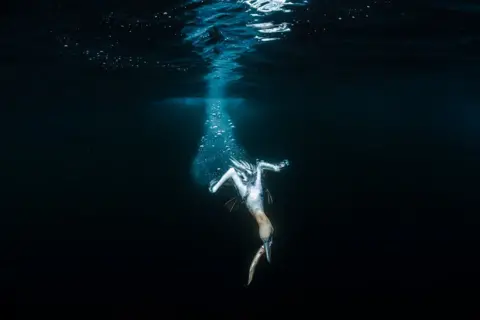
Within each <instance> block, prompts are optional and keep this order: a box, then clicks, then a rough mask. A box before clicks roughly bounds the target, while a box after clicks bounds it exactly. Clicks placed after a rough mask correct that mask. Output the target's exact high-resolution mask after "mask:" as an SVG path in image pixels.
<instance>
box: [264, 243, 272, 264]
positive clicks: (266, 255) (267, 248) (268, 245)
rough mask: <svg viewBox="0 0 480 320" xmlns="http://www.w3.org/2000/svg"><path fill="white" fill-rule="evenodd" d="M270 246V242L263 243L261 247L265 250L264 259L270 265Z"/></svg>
mask: <svg viewBox="0 0 480 320" xmlns="http://www.w3.org/2000/svg"><path fill="white" fill-rule="evenodd" d="M271 245H272V242H271V241H268V240H267V241H265V242H264V243H263V247H264V248H265V257H266V258H267V261H268V263H271V260H272V250H271V248H270V246H271Z"/></svg>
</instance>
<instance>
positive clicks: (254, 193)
mask: <svg viewBox="0 0 480 320" xmlns="http://www.w3.org/2000/svg"><path fill="white" fill-rule="evenodd" d="M230 160H231V162H232V166H231V167H230V169H228V170H227V172H225V174H223V176H222V177H221V178H220V179H219V180H218V181H215V180H214V181H212V182H211V184H210V192H212V193H216V192H217V191H218V189H219V188H220V187H221V186H222V185H224V184H226V183H227V182H230V181H232V182H233V185H234V186H235V188H236V189H237V192H238V194H239V196H240V197H241V199H242V202H243V203H245V206H246V207H247V209H248V211H249V212H250V214H251V215H252V216H253V217H254V218H255V220H256V221H257V224H258V232H259V236H260V239H261V240H262V242H263V246H262V247H261V248H260V250H259V252H260V251H262V248H263V250H264V253H265V256H266V258H267V261H268V262H271V255H272V254H271V245H272V240H273V231H274V229H273V226H272V223H271V222H270V219H268V217H267V215H266V214H265V210H264V208H263V194H264V193H263V185H262V177H263V172H264V170H269V171H274V172H279V171H280V170H282V169H283V168H285V167H287V166H288V165H289V161H288V160H284V161H282V162H280V163H278V164H272V163H268V162H265V161H259V160H257V163H256V165H253V164H251V163H249V162H246V161H243V160H237V159H230ZM267 196H268V199H269V201H271V200H272V198H271V195H270V192H268V191H267ZM231 201H236V200H233V199H231V200H230V201H229V202H231ZM229 202H227V205H228V204H229ZM235 204H236V202H234V203H233V206H235ZM233 206H232V207H231V209H233ZM259 252H257V255H258V258H256V260H257V261H256V262H255V259H254V262H255V263H254V262H252V265H254V266H253V268H255V266H256V264H257V263H258V259H260V257H261V255H262V254H263V252H262V253H260V255H259V254H258V253H259ZM252 276H253V273H252Z"/></svg>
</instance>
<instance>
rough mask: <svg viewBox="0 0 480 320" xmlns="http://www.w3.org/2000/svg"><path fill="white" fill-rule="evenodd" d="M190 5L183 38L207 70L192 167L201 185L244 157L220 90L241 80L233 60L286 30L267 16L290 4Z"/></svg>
mask: <svg viewBox="0 0 480 320" xmlns="http://www.w3.org/2000/svg"><path fill="white" fill-rule="evenodd" d="M190 3H191V4H198V5H197V6H195V7H194V9H192V11H190V12H189V16H190V21H189V23H188V24H187V25H186V26H185V28H184V29H183V33H184V34H185V35H186V41H189V42H191V44H192V45H193V47H194V50H195V51H196V52H197V53H198V54H199V55H200V56H201V57H202V58H203V59H204V60H205V61H207V62H208V63H209V68H210V72H209V73H208V74H207V75H206V76H205V80H206V81H207V88H208V96H207V99H206V106H205V109H206V114H207V117H206V121H205V134H204V136H203V137H202V139H201V142H200V146H199V150H198V154H197V156H196V158H195V160H194V162H193V167H192V173H193V176H194V178H195V180H196V181H197V182H198V183H200V184H202V185H205V184H207V183H209V182H210V181H212V180H214V179H216V178H218V176H219V175H221V174H223V173H224V172H225V171H226V170H227V169H228V167H229V164H230V158H231V157H233V158H236V159H245V158H247V154H246V152H245V150H244V149H243V148H242V147H241V146H239V145H238V144H237V142H236V140H235V136H234V130H233V129H234V125H233V123H232V120H231V118H230V116H229V115H228V113H227V112H226V110H225V108H226V107H227V104H226V101H227V100H226V99H225V92H226V88H227V86H228V84H229V83H231V82H232V81H235V80H238V79H240V78H241V74H240V72H238V70H237V69H238V68H239V66H240V65H239V63H238V58H239V57H241V56H242V55H243V54H244V53H246V52H249V51H252V50H253V49H254V46H255V45H257V44H259V43H261V42H265V41H271V40H276V39H279V38H280V36H281V35H282V34H284V33H285V32H288V31H290V24H289V23H286V22H280V23H278V22H275V19H276V18H278V17H274V16H273V13H284V12H289V10H288V9H287V7H288V6H291V5H293V3H290V2H286V1H285V0H247V1H244V0H242V1H236V0H230V1H228V0H227V1H219V0H217V1H198V0H193V1H191V2H190ZM267 18H268V19H271V20H270V21H267V20H266V19H267ZM277 20H278V19H277ZM273 35H275V36H273Z"/></svg>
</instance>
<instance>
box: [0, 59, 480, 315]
mask: <svg viewBox="0 0 480 320" xmlns="http://www.w3.org/2000/svg"><path fill="white" fill-rule="evenodd" d="M359 55H360V54H359ZM327 56H328V55H327ZM314 57H315V55H314V54H312V55H311V57H310V58H309V59H308V60H306V59H305V60H303V61H297V62H296V64H295V65H293V66H292V64H290V65H286V64H282V63H271V64H260V65H259V66H256V68H257V69H255V71H250V72H249V71H248V70H246V71H245V78H244V80H242V81H244V83H247V84H253V85H248V86H247V85H245V86H242V85H237V86H234V87H233V88H232V95H235V96H237V97H242V98H245V99H247V101H251V103H247V106H246V107H245V108H246V110H245V112H242V110H234V111H233V116H234V120H235V121H236V125H237V128H238V131H237V135H238V138H239V140H240V142H241V143H242V144H243V145H244V146H245V147H246V149H247V150H248V151H249V153H250V154H251V155H252V156H254V157H268V158H273V159H279V160H280V159H282V158H288V159H290V160H291V163H292V166H291V168H289V169H288V170H287V171H285V172H284V173H282V174H272V175H270V176H269V177H268V180H267V183H268V186H269V188H270V190H271V191H272V193H273V196H274V199H275V203H274V205H273V206H271V207H268V210H269V214H270V217H271V219H272V222H273V223H274V226H275V230H276V233H275V241H274V248H273V264H272V265H266V264H265V263H262V264H261V265H260V267H259V269H258V270H257V273H256V276H255V279H254V282H253V284H252V286H251V287H250V288H248V289H246V288H244V286H243V285H244V284H245V282H246V280H247V272H248V265H249V263H250V259H251V258H252V256H253V255H254V252H255V250H256V249H257V248H258V246H259V241H258V236H257V229H256V226H255V224H254V222H253V220H252V219H251V218H250V217H249V216H248V214H247V213H246V212H243V211H240V212H233V213H229V212H227V211H226V210H225V209H224V208H223V207H222V201H224V200H227V199H228V197H226V198H222V197H213V196H211V195H209V194H208V193H207V191H206V189H205V188H202V187H200V186H196V185H195V184H194V182H193V181H192V179H191V177H190V174H189V170H190V165H191V161H192V159H193V157H194V155H195V153H196V148H197V143H198V140H199V138H200V136H201V134H202V127H203V111H202V110H201V109H182V108H178V109H177V110H175V109H172V108H158V107H154V106H152V102H154V101H158V100H161V99H162V98H164V97H172V96H173V97H176V96H181V95H184V96H198V95H201V94H202V92H203V90H204V88H203V85H202V84H201V83H200V82H198V81H192V80H190V79H186V78H185V76H184V75H183V74H178V73H173V72H170V73H166V72H165V73H158V72H157V71H155V72H153V71H152V72H150V71H133V70H129V71H117V72H110V73H105V72H100V71H99V70H95V69H94V68H82V67H81V66H76V65H68V64H67V65H65V64H63V63H61V62H56V61H49V62H45V61H43V63H30V64H22V63H9V64H6V63H4V64H3V65H4V66H5V68H6V69H4V70H6V72H5V73H3V76H2V81H3V82H2V86H3V89H4V95H3V98H4V99H5V102H6V103H5V106H6V110H4V112H3V115H2V117H1V118H0V124H1V126H0V127H1V128H2V129H1V130H2V137H3V141H2V145H3V153H2V154H3V156H2V160H1V166H0V168H1V169H0V173H1V175H2V182H3V186H4V192H3V196H2V207H3V208H2V212H3V215H2V222H1V223H0V225H1V226H2V228H3V229H2V230H1V232H0V234H1V235H2V244H3V245H2V249H3V250H2V251H3V252H4V254H3V268H2V270H3V272H2V279H1V281H2V283H3V284H4V290H2V295H1V300H2V301H3V302H4V305H17V306H21V308H20V309H22V310H25V312H26V313H27V312H28V311H31V310H32V309H30V310H28V309H29V308H32V307H31V306H32V305H47V306H50V305H61V304H63V305H64V306H67V308H68V306H71V305H76V307H74V308H68V309H69V310H70V311H69V313H73V314H77V312H78V313H81V312H82V311H83V312H88V310H90V308H89V306H90V305H103V307H104V308H106V309H105V310H103V312H106V313H107V314H111V313H112V312H113V313H114V314H115V316H116V317H119V318H138V317H158V316H162V315H163V316H165V313H167V312H172V311H174V312H176V314H177V316H178V315H183V314H185V313H186V312H193V313H194V314H204V313H205V312H211V313H217V312H218V313H221V312H227V314H228V315H229V316H231V317H236V318H243V317H254V315H255V316H257V315H259V314H263V313H265V314H266V313H270V312H271V315H275V314H277V313H281V312H284V311H286V310H289V311H292V310H294V311H296V312H299V313H302V312H305V313H307V312H313V311H315V312H316V313H315V314H316V315H319V316H324V315H328V314H330V312H331V311H334V312H335V314H338V315H340V314H344V313H349V314H351V313H353V314H361V313H363V312H365V311H368V312H375V311H376V312H381V310H382V309H383V308H387V309H388V311H387V312H388V314H389V315H396V314H398V312H402V311H403V312H405V311H406V310H410V307H413V306H423V307H426V308H427V309H428V310H432V311H443V310H444V309H447V308H448V309H454V310H455V311H456V312H458V313H459V314H461V313H468V314H472V312H471V309H469V308H468V307H467V306H470V305H473V303H472V302H473V301H474V300H475V298H476V293H475V289H476V288H477V287H478V285H479V278H478V275H477V273H478V271H477V270H478V267H479V263H478V254H477V251H478V250H477V246H478V240H479V239H478V232H477V228H478V224H479V218H478V216H477V212H478V209H479V203H478V200H477V191H478V187H477V181H478V180H479V179H478V178H479V170H478V168H477V167H478V162H479V161H478V160H479V152H478V150H479V146H478V136H479V134H480V132H479V130H478V128H477V127H478V126H477V122H478V121H477V120H476V119H477V115H478V114H479V112H478V110H477V109H478V105H479V102H480V96H479V93H478V90H477V88H478V87H479V83H478V76H477V75H478V62H476V61H474V60H468V61H464V60H465V59H462V58H461V57H455V56H452V57H436V58H432V57H430V58H428V57H426V58H422V59H420V58H416V59H415V58H412V57H410V58H409V59H401V58H398V57H397V58H396V59H388V53H385V56H384V57H383V58H384V59H373V58H372V59H368V58H365V57H363V59H357V60H355V59H352V58H351V56H342V55H337V56H336V57H335V59H334V58H333V56H330V58H331V59H330V60H322V59H314ZM7 75H8V76H7ZM198 78H199V76H198V75H197V77H196V79H198ZM87 305H88V307H87ZM23 306H29V308H22V307H23ZM6 308H7V307H6ZM61 309H62V308H60V307H58V308H57V309H56V310H57V312H61V311H60V310H61ZM102 309H103V308H102ZM187 309H188V310H187ZM77 310H78V311H77ZM92 310H93V307H92ZM459 314H457V317H458V315H459ZM69 318H70V317H69Z"/></svg>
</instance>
